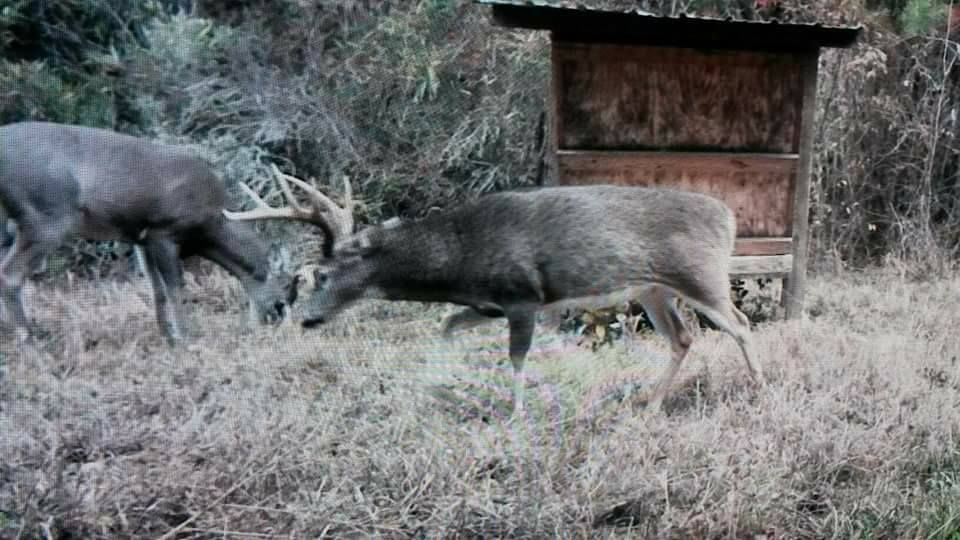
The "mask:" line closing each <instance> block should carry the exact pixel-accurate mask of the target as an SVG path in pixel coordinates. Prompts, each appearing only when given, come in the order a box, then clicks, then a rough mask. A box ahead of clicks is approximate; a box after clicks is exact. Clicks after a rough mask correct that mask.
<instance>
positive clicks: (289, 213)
mask: <svg viewBox="0 0 960 540" xmlns="http://www.w3.org/2000/svg"><path fill="white" fill-rule="evenodd" d="M270 168H271V170H272V171H273V176H274V180H275V181H276V182H277V183H278V184H280V189H281V191H282V192H283V196H284V198H286V200H287V206H285V207H283V208H274V207H271V206H270V205H268V204H267V203H266V202H265V201H264V200H263V199H262V198H260V196H259V195H257V194H256V192H254V190H252V189H251V188H250V186H248V185H246V184H244V183H241V184H240V187H241V189H243V191H244V192H245V193H246V194H247V195H248V196H249V197H250V198H251V199H252V200H253V201H254V202H255V203H256V204H257V208H255V209H253V210H248V211H245V212H231V211H228V210H223V214H224V215H225V216H226V217H227V218H228V219H231V220H235V221H251V220H258V219H291V220H296V221H303V222H307V223H310V224H313V225H317V226H318V227H320V228H321V229H323V231H324V233H325V234H326V236H327V240H326V241H325V242H324V244H325V246H327V247H326V248H325V250H324V251H325V252H330V251H331V250H332V246H333V242H336V241H337V240H339V239H341V238H343V237H345V236H348V235H350V234H351V233H352V232H353V226H354V222H353V206H354V202H353V190H352V189H351V185H350V181H349V179H348V178H346V177H344V198H345V200H346V204H345V205H344V207H343V208H341V207H340V206H338V205H337V204H336V203H335V202H333V200H332V199H330V198H329V197H327V196H326V195H324V194H323V193H322V192H321V191H320V190H319V189H317V188H316V187H314V186H313V185H311V184H310V183H308V182H305V181H304V180H301V179H299V178H297V177H296V176H292V175H289V174H285V173H283V172H281V171H280V169H278V168H277V166H276V165H275V164H273V163H271V164H270ZM290 184H294V185H296V186H297V187H298V188H300V189H302V190H303V191H304V192H306V194H307V196H308V197H309V200H310V202H309V203H308V204H303V203H300V202H299V201H298V200H297V198H296V196H295V195H294V193H293V189H292V188H291V186H290Z"/></svg>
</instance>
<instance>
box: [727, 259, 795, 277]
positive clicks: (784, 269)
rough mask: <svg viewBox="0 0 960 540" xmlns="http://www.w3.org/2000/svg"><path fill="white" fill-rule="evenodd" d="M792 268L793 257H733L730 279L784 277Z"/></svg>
mask: <svg viewBox="0 0 960 540" xmlns="http://www.w3.org/2000/svg"><path fill="white" fill-rule="evenodd" d="M792 267H793V255H773V256H770V257H734V258H733V259H732V260H731V263H730V277H737V278H746V277H770V276H784V275H786V274H789V273H790V269H791V268H792Z"/></svg>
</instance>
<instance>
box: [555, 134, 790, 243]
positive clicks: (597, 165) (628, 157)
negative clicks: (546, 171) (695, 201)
mask: <svg viewBox="0 0 960 540" xmlns="http://www.w3.org/2000/svg"><path fill="white" fill-rule="evenodd" d="M557 161H558V167H559V183H560V184H562V185H576V184H595V183H604V184H619V185H634V186H663V187H672V188H676V189H685V190H690V191H696V192H700V193H706V194H708V195H712V196H714V197H717V198H718V199H720V200H722V201H724V202H726V203H727V204H729V205H730V207H731V208H733V210H734V211H735V212H736V214H737V236H739V237H743V238H751V237H764V238H769V237H787V236H791V234H792V227H791V219H792V217H793V189H792V187H793V181H794V176H795V171H796V165H797V158H796V156H793V155H787V156H768V155H743V154H732V155H726V154H699V153H676V152H577V151H561V152H559V155H558V156H557Z"/></svg>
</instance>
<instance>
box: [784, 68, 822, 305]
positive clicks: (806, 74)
mask: <svg viewBox="0 0 960 540" xmlns="http://www.w3.org/2000/svg"><path fill="white" fill-rule="evenodd" d="M819 58H820V50H819V49H814V50H813V51H812V52H810V53H809V54H808V55H806V56H805V57H804V59H803V108H802V113H801V115H800V122H801V125H800V130H801V131H800V141H799V142H800V144H799V149H798V152H799V154H800V158H799V163H798V164H797V177H796V182H795V184H794V190H793V269H792V270H791V271H790V277H788V278H787V279H785V280H784V283H783V291H782V296H781V299H780V301H781V304H782V305H783V306H784V309H785V311H786V318H787V319H788V320H789V319H796V318H798V317H800V316H801V315H802V313H803V297H804V292H805V288H806V284H807V245H808V238H807V229H808V223H807V219H808V217H809V212H810V169H811V166H812V162H813V122H814V117H815V114H816V104H817V71H818V69H817V68H818V65H817V64H818V61H819Z"/></svg>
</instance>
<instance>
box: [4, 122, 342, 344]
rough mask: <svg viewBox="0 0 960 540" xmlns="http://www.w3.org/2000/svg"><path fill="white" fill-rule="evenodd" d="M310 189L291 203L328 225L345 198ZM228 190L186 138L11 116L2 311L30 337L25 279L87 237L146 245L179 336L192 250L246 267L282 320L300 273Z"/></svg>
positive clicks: (162, 316) (271, 318) (272, 313)
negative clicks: (164, 139) (165, 141)
mask: <svg viewBox="0 0 960 540" xmlns="http://www.w3.org/2000/svg"><path fill="white" fill-rule="evenodd" d="M274 172H275V173H276V172H277V171H276V169H274ZM284 185H286V184H284ZM304 185H305V186H306V184H304ZM244 187H245V186H244ZM307 187H309V186H307ZM309 194H310V195H311V196H312V197H313V202H312V203H311V206H310V207H302V208H301V209H302V210H303V211H302V212H300V213H295V212H291V211H286V212H285V213H284V215H285V216H288V217H290V218H292V219H298V220H303V221H308V222H311V223H315V224H317V225H319V226H320V227H327V221H328V218H327V216H326V215H325V214H326V210H324V209H325V208H326V206H325V205H329V206H335V205H333V203H332V201H329V200H327V199H326V198H325V197H324V196H323V195H322V194H321V193H319V192H318V191H316V190H313V191H310V192H309ZM225 202H226V189H225V186H224V184H223V182H222V181H221V180H220V179H219V178H218V177H217V176H216V175H215V174H214V172H213V171H212V169H211V167H210V165H209V164H208V163H207V162H206V161H204V160H202V159H200V158H199V157H197V156H195V155H193V154H192V153H191V152H189V151H187V150H185V149H183V148H179V147H175V146H167V145H161V144H157V143H153V142H151V141H147V140H144V139H139V138H135V137H132V136H129V135H124V134H121V133H116V132H113V131H109V130H104V129H98V128H90V127H82V126H74V125H64V124H55V123H48V122H20V123H14V124H7V125H4V126H0V210H2V211H0V221H2V223H0V225H3V235H0V236H2V240H3V243H4V244H6V247H2V248H0V255H2V260H0V314H2V315H4V317H5V318H12V319H13V323H14V325H15V327H16V330H17V332H18V335H19V336H20V337H21V339H25V338H27V337H28V336H29V335H30V334H31V333H32V332H33V329H32V328H31V326H32V325H31V324H29V322H28V319H27V315H26V313H25V310H24V308H23V303H22V300H21V290H22V286H23V284H24V281H25V279H26V278H27V277H28V276H29V275H30V274H32V273H35V272H37V271H39V270H41V269H42V267H43V263H44V261H45V260H46V258H47V256H48V255H50V254H51V253H52V252H53V251H54V250H55V249H57V247H59V246H60V245H62V244H63V243H64V242H66V241H67V240H69V239H73V238H78V237H80V238H86V239H91V240H117V241H122V242H128V243H131V244H133V245H134V246H135V249H136V251H137V253H138V256H139V257H140V259H141V261H142V262H143V263H144V267H145V269H146V271H147V274H148V275H149V277H150V281H151V285H152V288H153V293H154V302H155V306H156V317H157V323H158V325H159V326H160V328H161V331H162V333H163V334H164V335H165V336H166V337H167V338H168V340H169V341H170V342H171V343H172V342H176V341H178V340H180V339H181V338H182V337H183V330H182V327H183V322H182V320H181V319H182V316H181V313H180V290H181V287H182V267H181V265H180V259H181V258H186V257H190V256H200V257H203V258H206V259H208V260H210V261H212V262H214V263H215V264H217V265H219V266H221V267H222V268H224V269H226V270H227V271H228V272H229V273H230V274H232V275H233V276H235V277H236V278H237V279H239V280H240V283H241V284H242V286H243V287H244V289H245V291H246V293H247V294H248V296H249V298H250V317H251V319H253V320H257V319H259V321H260V322H261V323H263V324H275V323H277V322H279V321H281V320H282V319H283V318H284V317H285V311H286V309H287V307H288V306H290V305H291V304H292V303H293V302H294V301H295V299H296V294H297V284H296V280H295V279H294V277H293V276H291V275H289V274H287V273H286V272H285V271H283V270H282V269H280V268H277V265H275V264H274V261H273V260H272V258H271V254H270V250H269V249H268V248H267V246H265V245H264V243H263V242H262V241H261V240H260V239H259V238H258V237H257V236H256V235H255V234H254V232H253V231H252V230H251V229H249V228H248V227H247V226H246V225H245V224H242V223H239V221H244V220H248V219H250V217H251V215H249V214H247V213H239V214H234V213H232V212H229V211H226V210H224V204H225ZM313 212H315V213H316V214H317V215H314V213H313ZM321 214H322V215H321ZM252 217H254V218H257V217H259V216H257V215H254V216H252ZM268 217H276V216H268ZM11 240H12V242H11Z"/></svg>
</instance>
